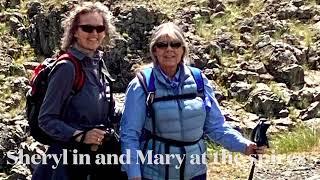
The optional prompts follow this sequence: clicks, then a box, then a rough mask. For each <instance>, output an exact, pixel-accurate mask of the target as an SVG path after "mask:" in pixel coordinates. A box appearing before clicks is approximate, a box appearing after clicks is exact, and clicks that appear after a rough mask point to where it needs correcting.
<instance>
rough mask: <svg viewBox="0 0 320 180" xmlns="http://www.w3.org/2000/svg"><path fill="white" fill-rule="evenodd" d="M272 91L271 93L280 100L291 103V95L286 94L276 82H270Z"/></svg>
mask: <svg viewBox="0 0 320 180" xmlns="http://www.w3.org/2000/svg"><path fill="white" fill-rule="evenodd" d="M268 86H269V87H270V89H271V91H272V92H273V93H274V94H276V95H277V97H279V98H280V99H282V100H283V101H284V102H285V103H286V104H288V103H289V101H290V94H289V93H287V94H286V93H285V88H282V87H280V86H279V85H278V84H277V83H275V82H270V84H269V85H268Z"/></svg>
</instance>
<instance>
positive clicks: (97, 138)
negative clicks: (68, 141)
mask: <svg viewBox="0 0 320 180" xmlns="http://www.w3.org/2000/svg"><path fill="white" fill-rule="evenodd" d="M105 134H106V132H105V131H103V130H101V129H96V128H94V129H91V130H90V131H88V132H87V133H85V137H84V141H83V143H85V144H92V145H101V144H102V142H103V138H104V135H105ZM82 136H83V135H81V136H79V137H77V138H76V141H77V142H80V140H81V138H82Z"/></svg>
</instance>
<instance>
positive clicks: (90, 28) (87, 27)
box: [79, 24, 106, 33]
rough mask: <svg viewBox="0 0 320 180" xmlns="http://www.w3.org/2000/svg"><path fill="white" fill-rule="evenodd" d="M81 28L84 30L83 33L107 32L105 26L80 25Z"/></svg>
mask: <svg viewBox="0 0 320 180" xmlns="http://www.w3.org/2000/svg"><path fill="white" fill-rule="evenodd" d="M79 27H80V28H81V29H82V31H84V32H87V33H92V32H93V30H96V31H97V33H101V32H103V31H104V30H106V27H105V26H92V25H88V24H86V25H79Z"/></svg>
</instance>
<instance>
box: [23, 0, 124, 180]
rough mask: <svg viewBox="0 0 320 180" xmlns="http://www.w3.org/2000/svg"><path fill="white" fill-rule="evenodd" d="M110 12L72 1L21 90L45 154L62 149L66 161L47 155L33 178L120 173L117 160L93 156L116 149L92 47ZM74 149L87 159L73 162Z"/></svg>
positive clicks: (108, 99) (103, 75)
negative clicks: (53, 51)
mask: <svg viewBox="0 0 320 180" xmlns="http://www.w3.org/2000/svg"><path fill="white" fill-rule="evenodd" d="M110 17H111V15H110V12H109V11H108V9H107V7H105V6H104V5H103V4H101V3H99V2H95V3H92V2H85V3H82V4H80V5H78V6H76V7H75V8H74V9H73V10H72V11H71V12H70V14H69V16H67V17H66V19H65V20H64V21H63V23H62V24H63V28H64V34H63V37H62V40H61V51H60V53H59V55H57V56H56V57H55V58H52V59H51V60H49V61H47V63H43V64H42V65H40V66H39V67H37V68H36V70H35V75H34V77H33V78H32V81H31V86H32V89H31V91H30V92H29V93H28V95H27V98H28V100H27V101H28V102H27V116H28V120H29V124H30V127H31V135H32V136H33V137H34V138H35V139H36V140H38V141H40V142H42V143H44V144H48V145H49V148H48V150H47V152H46V154H47V155H49V154H57V155H58V157H60V156H59V155H62V154H63V152H64V150H67V163H66V162H65V161H62V160H61V161H59V164H58V166H57V167H56V168H54V166H52V165H54V164H53V163H54V161H53V159H48V162H47V164H45V163H42V164H40V165H38V166H37V167H36V169H35V171H34V173H33V177H32V179H34V180H40V179H41V180H44V179H51V180H53V179H57V180H58V179H59V180H62V179H66V180H67V179H70V180H81V179H83V180H86V179H88V178H89V179H91V180H97V179H106V178H107V177H108V176H111V174H112V177H113V178H114V177H115V178H116V179H126V175H125V174H124V173H122V172H121V170H120V165H119V164H107V165H98V164H96V161H95V156H96V155H97V154H98V153H101V154H118V155H119V154H120V144H119V143H118V141H117V138H116V137H115V136H111V137H107V135H110V132H112V133H113V130H112V129H111V131H110V129H109V128H108V127H109V125H110V123H111V122H110V121H111V117H112V116H113V112H114V103H113V100H112V92H111V83H112V79H111V78H110V76H109V75H108V73H107V71H106V67H105V65H104V61H103V59H102V54H103V53H102V51H99V50H98V48H99V47H100V46H101V45H102V44H103V43H109V42H110V37H111V36H112V35H113V34H114V26H113V25H112V24H111V19H110ZM108 133H109V134H108ZM112 133H111V134H112ZM79 154H85V155H88V157H89V158H88V159H89V162H84V163H85V164H84V165H79V164H77V163H79V161H78V162H77V161H75V159H74V157H77V156H78V155H79ZM74 155H75V156H74ZM63 158H66V157H63Z"/></svg>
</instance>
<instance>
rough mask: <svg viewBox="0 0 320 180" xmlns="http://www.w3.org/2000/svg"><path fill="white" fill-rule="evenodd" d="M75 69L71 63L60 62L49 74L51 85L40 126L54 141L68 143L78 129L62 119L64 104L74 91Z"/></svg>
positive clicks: (40, 116)
mask: <svg viewBox="0 0 320 180" xmlns="http://www.w3.org/2000/svg"><path fill="white" fill-rule="evenodd" d="M74 78H75V69H74V66H73V64H72V63H71V62H69V61H60V62H59V63H57V65H56V66H55V67H54V68H53V70H52V71H51V73H50V74H49V85H48V89H47V92H46V95H45V97H44V100H43V103H42V105H41V108H40V112H39V126H40V128H41V129H42V130H43V131H45V132H46V133H47V134H48V135H50V136H51V137H52V138H53V139H55V140H59V141H63V142H66V141H68V140H70V138H71V137H72V136H73V133H74V132H75V131H76V129H74V128H72V127H71V126H69V125H68V124H66V123H65V122H64V121H63V120H62V119H60V118H61V117H60V113H61V110H62V108H63V104H64V102H65V100H66V99H67V97H68V96H69V95H70V93H71V90H72V85H73V81H74Z"/></svg>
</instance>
